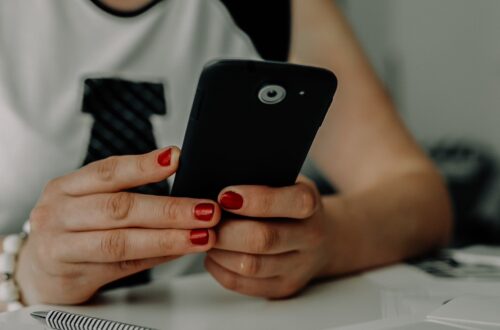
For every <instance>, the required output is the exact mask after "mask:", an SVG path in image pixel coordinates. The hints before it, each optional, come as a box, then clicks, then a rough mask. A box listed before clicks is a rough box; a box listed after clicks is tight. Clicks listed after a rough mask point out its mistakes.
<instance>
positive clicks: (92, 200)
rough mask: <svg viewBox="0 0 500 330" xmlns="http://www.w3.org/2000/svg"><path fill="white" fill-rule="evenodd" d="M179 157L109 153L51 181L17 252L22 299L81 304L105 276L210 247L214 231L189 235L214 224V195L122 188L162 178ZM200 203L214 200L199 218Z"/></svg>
mask: <svg viewBox="0 0 500 330" xmlns="http://www.w3.org/2000/svg"><path fill="white" fill-rule="evenodd" d="M169 149H170V152H171V156H170V157H169V158H170V162H169V163H170V164H169V165H167V166H165V165H166V164H165V163H164V164H163V166H162V165H160V164H159V159H163V158H162V157H161V156H160V155H161V154H162V153H163V152H165V151H167V150H169ZM178 159H179V149H177V148H167V149H166V150H165V149H164V150H156V151H153V152H151V153H148V154H145V155H140V156H122V157H111V158H108V159H105V160H102V161H98V162H94V163H92V164H89V165H87V166H85V167H83V168H82V169H80V170H78V171H76V172H74V173H71V174H68V175H66V176H63V177H60V178H57V179H54V180H52V181H51V182H49V184H48V185H47V186H46V188H45V190H44V192H43V194H42V196H41V197H40V200H39V201H38V204H37V206H36V207H35V208H34V209H33V211H32V212H31V215H30V223H31V233H30V236H29V238H28V240H27V242H26V244H25V246H24V247H23V249H22V251H21V253H20V256H19V262H18V269H17V278H16V279H17V282H18V283H19V286H20V287H21V288H22V293H23V300H24V302H25V303H27V304H32V303H37V302H44V303H54V304H77V303H81V302H84V301H86V300H87V299H89V298H90V297H91V296H92V295H94V293H95V292H96V291H97V290H98V289H99V288H100V287H101V286H103V285H104V284H106V283H109V282H112V281H114V280H116V279H119V278H122V277H124V276H127V275H130V274H133V273H136V272H138V271H141V270H144V269H148V268H151V267H153V266H156V265H158V264H160V263H164V262H167V261H169V260H172V259H174V258H176V257H177V256H179V255H185V254H188V253H196V252H203V251H207V250H208V249H210V248H211V247H213V246H214V244H215V234H214V231H213V230H211V229H208V230H206V233H207V234H208V241H207V242H206V244H202V245H199V244H195V243H193V242H192V241H191V234H192V232H193V230H199V229H204V228H212V227H214V226H215V225H216V224H217V222H218V221H219V219H220V208H219V207H218V206H217V205H216V204H215V203H214V202H212V201H209V200H194V199H188V198H172V197H159V196H148V195H140V194H134V193H127V192H123V190H126V189H129V188H132V187H136V186H138V185H143V184H147V183H151V182H158V181H161V180H165V179H166V178H168V177H169V176H170V175H172V174H173V173H174V172H175V170H176V169H177V165H178ZM200 204H201V205H206V204H212V205H213V214H212V217H211V219H207V217H206V214H205V215H204V217H203V219H201V220H200V219H198V218H196V213H195V210H196V206H197V205H200ZM195 232H196V231H195ZM198 232H199V231H198Z"/></svg>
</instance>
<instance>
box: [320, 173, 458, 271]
mask: <svg viewBox="0 0 500 330" xmlns="http://www.w3.org/2000/svg"><path fill="white" fill-rule="evenodd" d="M324 205H325V212H326V216H327V219H328V221H332V224H333V226H332V227H333V228H332V233H331V235H332V240H331V241H332V245H331V253H330V255H331V256H332V258H331V262H330V263H329V267H328V269H327V270H326V274H324V275H333V274H339V273H340V274H341V273H350V272H355V271H359V270H362V269H367V268H372V267H377V266H381V265H385V264H389V263H393V262H397V261H402V260H404V259H407V258H409V257H413V256H416V255H419V254H421V253H424V252H426V251H429V250H432V249H435V248H438V247H440V246H443V245H445V244H446V243H447V242H448V240H449V237H450V234H451V227H452V221H451V217H452V216H451V207H450V202H449V198H448V194H447V192H446V189H445V186H444V184H443V183H442V181H441V179H440V177H439V175H438V174H437V173H435V172H433V171H432V170H425V171H421V172H413V173H407V174H403V175H399V176H393V177H391V178H387V179H386V180H384V181H381V182H379V183H378V184H377V185H374V186H372V187H371V188H369V189H364V190H360V191H358V192H353V193H347V194H345V195H342V194H340V195H338V196H327V197H324Z"/></svg>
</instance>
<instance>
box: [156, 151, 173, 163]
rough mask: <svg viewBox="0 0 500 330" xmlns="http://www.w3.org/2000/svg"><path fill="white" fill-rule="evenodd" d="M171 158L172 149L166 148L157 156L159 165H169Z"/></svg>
mask: <svg viewBox="0 0 500 330" xmlns="http://www.w3.org/2000/svg"><path fill="white" fill-rule="evenodd" d="M171 159H172V149H167V150H165V151H164V152H162V153H161V154H160V155H159V156H158V164H160V166H169V165H170V161H171Z"/></svg>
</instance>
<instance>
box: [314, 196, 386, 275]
mask: <svg viewBox="0 0 500 330" xmlns="http://www.w3.org/2000/svg"><path fill="white" fill-rule="evenodd" d="M323 205H324V216H325V218H326V219H325V221H326V222H327V224H328V225H327V235H328V237H327V242H328V246H327V248H326V250H327V253H328V257H327V260H328V262H327V263H326V265H325V266H324V268H323V269H322V271H321V273H320V276H321V277H327V276H333V275H343V274H349V273H354V272H358V271H361V270H363V269H366V268H370V267H374V266H376V265H377V263H378V259H379V258H380V257H381V255H382V253H383V251H382V250H383V247H380V250H379V251H377V249H374V245H373V244H372V243H373V242H372V241H373V238H372V237H371V236H372V235H373V234H374V233H376V231H374V232H372V233H370V230H371V229H369V228H367V223H366V221H365V220H364V219H366V216H365V215H364V214H363V212H362V211H361V210H360V208H359V207H356V205H357V203H356V202H355V201H353V200H351V199H350V198H349V197H348V196H344V195H330V196H325V197H323Z"/></svg>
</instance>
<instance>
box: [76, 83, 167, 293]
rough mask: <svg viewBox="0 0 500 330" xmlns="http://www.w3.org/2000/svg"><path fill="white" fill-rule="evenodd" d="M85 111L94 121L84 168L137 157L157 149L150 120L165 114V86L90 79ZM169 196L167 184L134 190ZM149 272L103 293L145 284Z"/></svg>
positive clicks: (107, 287)
mask: <svg viewBox="0 0 500 330" xmlns="http://www.w3.org/2000/svg"><path fill="white" fill-rule="evenodd" d="M82 111H83V112H85V113H90V114H91V115H92V116H93V117H94V125H93V126H92V131H91V135H90V141H89V147H88V152H87V156H86V157H85V161H84V162H83V165H85V164H88V163H90V162H93V161H96V160H100V159H103V158H106V157H109V156H113V155H136V154H142V153H146V152H149V151H151V150H154V149H156V148H157V145H156V141H155V138H154V135H153V125H151V122H150V117H151V115H153V114H158V115H164V114H165V113H166V107H165V98H164V94H163V85H162V84H156V83H146V82H130V81H125V80H120V79H87V80H85V94H84V98H83V105H82ZM131 191H133V192H136V193H142V194H154V195H167V194H168V183H167V181H166V180H164V181H162V182H159V183H153V184H149V185H145V186H141V187H137V188H135V189H132V190H131ZM149 280H150V274H149V272H148V271H144V272H140V273H138V274H134V275H132V276H129V277H127V278H124V279H121V280H118V281H115V282H112V283H109V284H108V285H106V286H105V287H103V290H106V289H111V288H116V287H121V286H128V285H136V284H142V283H146V282H148V281H149Z"/></svg>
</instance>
